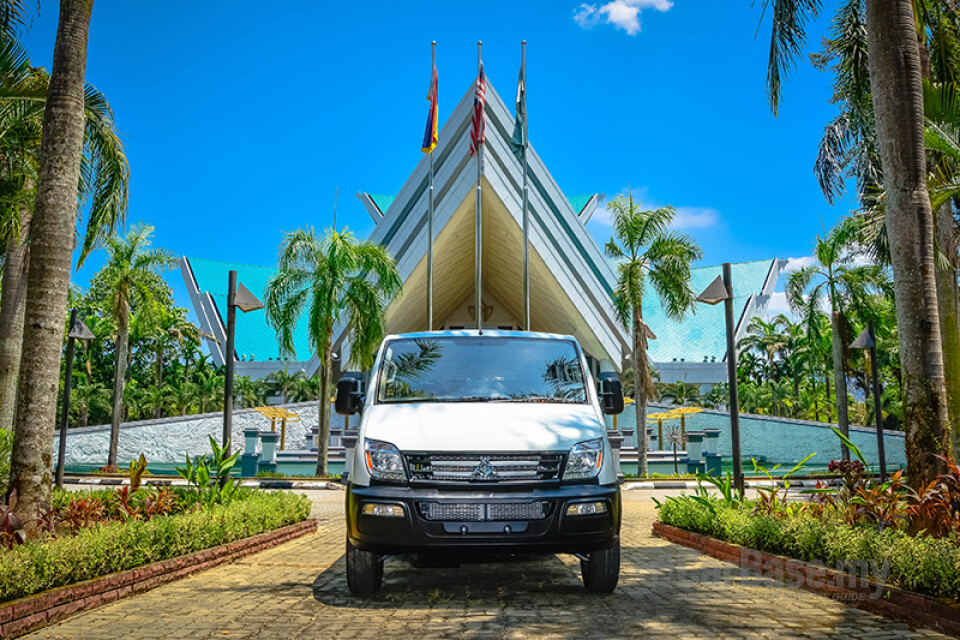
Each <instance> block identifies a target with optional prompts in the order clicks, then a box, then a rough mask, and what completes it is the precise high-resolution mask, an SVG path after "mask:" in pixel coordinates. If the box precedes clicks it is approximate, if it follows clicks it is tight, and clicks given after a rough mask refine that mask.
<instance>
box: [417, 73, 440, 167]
mask: <svg viewBox="0 0 960 640" xmlns="http://www.w3.org/2000/svg"><path fill="white" fill-rule="evenodd" d="M427 100H429V101H430V113H429V114H428V115H427V128H426V130H425V131H424V132H423V144H421V145H420V151H423V152H424V153H433V150H434V149H435V148H436V147H437V140H438V138H439V131H438V129H439V125H440V122H439V120H440V118H439V116H440V114H439V112H438V109H437V67H436V65H434V67H433V77H432V78H431V79H430V92H429V93H428V94H427Z"/></svg>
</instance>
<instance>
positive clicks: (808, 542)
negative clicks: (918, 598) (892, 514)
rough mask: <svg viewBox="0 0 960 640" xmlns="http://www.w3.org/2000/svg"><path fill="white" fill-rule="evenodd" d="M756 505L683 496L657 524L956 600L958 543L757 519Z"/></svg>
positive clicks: (809, 521) (959, 594) (791, 519)
mask: <svg viewBox="0 0 960 640" xmlns="http://www.w3.org/2000/svg"><path fill="white" fill-rule="evenodd" d="M754 507H755V504H754V503H751V502H744V503H743V504H739V505H738V504H734V505H727V504H725V503H724V502H723V501H722V500H719V499H716V498H701V497H699V496H696V497H695V496H684V497H681V498H674V499H670V500H668V501H666V502H664V503H663V504H661V505H660V507H659V512H660V520H661V521H662V522H663V523H664V524H668V525H671V526H674V527H678V528H680V529H686V530H688V531H695V532H697V533H702V534H705V535H709V536H712V537H715V538H719V539H721V540H725V541H727V542H732V543H735V544H740V545H744V546H748V547H751V548H754V549H760V550H763V551H767V552H770V553H776V554H781V555H786V556H790V557H793V558H797V559H800V560H807V561H809V560H819V561H822V562H824V563H825V564H826V565H827V566H828V567H832V568H841V567H843V566H845V565H844V563H848V562H863V561H866V562H869V563H870V567H871V570H873V569H874V568H876V567H880V570H881V572H883V575H878V576H874V577H875V578H878V579H885V581H886V582H889V583H892V584H896V585H898V586H900V587H903V588H904V589H909V590H910V591H915V592H917V593H922V594H926V595H929V596H933V597H944V598H951V599H954V600H958V599H960V540H958V539H957V538H956V537H949V538H931V537H929V536H926V535H917V536H911V535H909V534H907V533H906V532H904V531H898V530H895V529H886V530H884V531H879V530H878V529H877V528H876V527H874V526H869V525H856V526H850V525H848V524H846V523H845V522H843V521H841V520H840V519H839V518H830V517H826V518H824V519H822V520H820V519H818V518H816V517H813V516H812V515H810V514H807V513H796V514H790V515H783V516H780V517H776V516H769V515H757V514H755V512H754Z"/></svg>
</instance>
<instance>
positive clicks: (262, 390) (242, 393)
mask: <svg viewBox="0 0 960 640" xmlns="http://www.w3.org/2000/svg"><path fill="white" fill-rule="evenodd" d="M233 386H234V396H236V397H237V398H238V399H239V400H240V405H241V406H243V407H246V408H250V407H258V406H261V405H265V404H266V403H267V387H266V385H265V384H263V382H261V381H260V380H251V379H250V376H238V377H237V379H236V380H235V381H234V383H233ZM319 395H320V394H319V392H318V393H317V395H316V396H315V397H316V398H319Z"/></svg>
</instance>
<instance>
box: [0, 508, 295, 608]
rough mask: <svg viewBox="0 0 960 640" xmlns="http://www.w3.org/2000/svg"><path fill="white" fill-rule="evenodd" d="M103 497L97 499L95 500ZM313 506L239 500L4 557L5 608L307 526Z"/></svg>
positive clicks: (0, 565)
mask: <svg viewBox="0 0 960 640" xmlns="http://www.w3.org/2000/svg"><path fill="white" fill-rule="evenodd" d="M91 493H99V492H91ZM310 506H311V505H310V500H309V499H308V498H306V497H304V496H300V495H295V494H290V493H280V492H278V493H266V492H262V493H261V492H252V491H251V492H247V491H242V492H238V493H237V498H236V499H235V500H234V501H232V502H231V503H230V504H228V505H220V504H215V505H213V506H212V507H211V508H209V509H197V510H192V511H189V512H186V513H180V514H177V515H170V516H158V517H156V518H153V519H151V520H149V521H143V520H129V521H126V522H112V523H109V524H104V525H100V526H97V527H93V528H90V529H82V530H80V531H79V532H78V534H77V535H76V536H73V537H63V538H54V539H51V540H47V541H34V542H28V543H26V544H24V545H21V546H18V547H15V548H14V549H12V550H10V551H4V552H0V602H6V601H8V600H15V599H17V598H22V597H25V596H28V595H31V594H34V593H39V592H41V591H46V590H48V589H52V588H54V587H59V586H63V585H68V584H72V583H74V582H79V581H82V580H89V579H91V578H96V577H97V576H102V575H106V574H109V573H114V572H116V571H123V570H125V569H131V568H133V567H137V566H140V565H144V564H147V563H150V562H157V561H159V560H166V559H169V558H173V557H176V556H180V555H184V554H188V553H193V552H195V551H201V550H203V549H208V548H210V547H215V546H217V545H220V544H225V543H228V542H233V541H235V540H240V539H242V538H247V537H250V536H253V535H257V534H259V533H263V532H265V531H270V530H273V529H277V528H280V527H283V526H286V525H289V524H293V523H296V522H300V521H302V520H305V519H306V518H307V517H308V516H309V515H310Z"/></svg>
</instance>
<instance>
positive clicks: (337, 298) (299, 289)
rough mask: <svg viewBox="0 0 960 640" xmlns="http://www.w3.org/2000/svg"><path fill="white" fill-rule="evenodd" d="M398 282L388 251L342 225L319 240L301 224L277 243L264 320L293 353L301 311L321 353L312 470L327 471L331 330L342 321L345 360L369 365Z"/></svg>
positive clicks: (312, 342) (283, 347)
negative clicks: (316, 446)
mask: <svg viewBox="0 0 960 640" xmlns="http://www.w3.org/2000/svg"><path fill="white" fill-rule="evenodd" d="M401 287H402V281H401V280H400V274H399V273H398V272H397V265H396V262H394V260H393V258H392V257H390V255H389V254H388V253H387V250H386V249H385V248H384V247H383V246H381V245H378V244H373V243H371V242H366V241H358V240H357V239H356V238H355V237H354V235H353V234H352V233H351V232H350V231H349V230H347V229H344V230H343V231H337V230H336V229H329V230H328V231H327V232H326V234H325V235H324V236H323V237H322V238H321V237H320V236H319V235H318V234H317V232H316V231H315V230H314V229H313V228H307V229H299V230H297V231H293V232H291V233H288V234H287V235H286V236H285V237H284V239H283V242H282V243H281V244H280V252H279V260H278V263H277V274H276V275H275V276H274V277H273V278H271V279H270V282H269V284H268V285H267V291H266V301H265V302H266V308H267V318H268V320H269V322H270V323H271V324H272V325H273V326H274V327H275V328H276V329H277V337H278V339H279V342H280V349H281V351H282V352H283V353H284V354H290V355H295V348H294V343H293V331H294V328H295V327H296V325H297V322H298V320H299V319H300V317H301V316H302V315H303V314H304V313H306V314H307V319H308V320H307V333H308V335H309V339H310V347H311V348H312V349H314V350H315V351H316V353H317V355H318V356H319V358H320V444H319V451H318V455H317V475H325V474H326V473H327V453H328V447H329V442H330V394H331V380H332V375H333V371H332V365H333V332H334V329H335V328H336V326H337V325H338V324H340V323H346V326H347V332H348V336H349V340H350V359H349V364H350V365H353V366H356V367H359V368H360V369H366V368H368V367H370V366H372V365H373V359H374V357H375V356H376V350H377V348H378V347H379V345H380V342H381V340H383V335H384V322H385V318H384V312H385V309H386V305H387V304H388V303H389V301H390V300H391V299H392V298H393V297H394V296H395V295H397V294H398V293H399V292H400V289H401Z"/></svg>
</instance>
